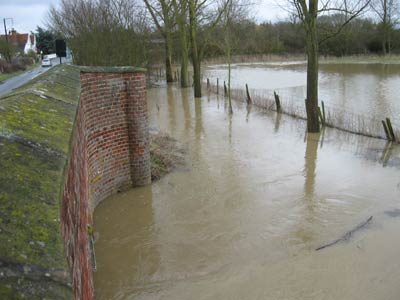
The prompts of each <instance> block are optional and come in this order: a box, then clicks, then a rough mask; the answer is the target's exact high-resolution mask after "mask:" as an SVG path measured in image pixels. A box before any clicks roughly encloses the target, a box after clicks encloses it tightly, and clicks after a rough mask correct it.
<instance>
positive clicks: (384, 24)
mask: <svg viewBox="0 0 400 300" xmlns="http://www.w3.org/2000/svg"><path fill="white" fill-rule="evenodd" d="M371 8H372V10H373V11H374V12H375V14H376V15H377V16H378V18H379V20H380V27H381V28H380V29H381V32H382V35H381V36H382V52H383V54H384V55H386V54H390V51H391V41H392V37H391V35H392V31H393V28H394V27H395V25H396V24H397V23H398V14H399V2H398V0H374V1H372V2H371Z"/></svg>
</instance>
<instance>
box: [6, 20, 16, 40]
mask: <svg viewBox="0 0 400 300" xmlns="http://www.w3.org/2000/svg"><path fill="white" fill-rule="evenodd" d="M7 20H12V24H13V25H14V19H13V18H3V23H4V33H5V34H6V42H7V43H8V33H7V25H6V21H7Z"/></svg>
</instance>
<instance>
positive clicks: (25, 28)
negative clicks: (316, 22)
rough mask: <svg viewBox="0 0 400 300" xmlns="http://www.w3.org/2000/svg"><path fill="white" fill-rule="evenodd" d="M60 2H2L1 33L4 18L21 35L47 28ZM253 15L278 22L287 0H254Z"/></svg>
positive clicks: (15, 0)
mask: <svg viewBox="0 0 400 300" xmlns="http://www.w3.org/2000/svg"><path fill="white" fill-rule="evenodd" d="M58 1H59V0H0V18H1V20H0V21H1V22H0V32H1V34H4V25H3V18H12V20H9V19H7V20H6V25H7V28H8V29H11V27H12V26H13V27H14V28H15V29H16V30H17V31H18V32H20V33H27V32H30V31H35V30H36V27H37V26H38V25H39V26H41V27H46V15H47V12H48V10H49V8H50V5H51V4H53V5H57V3H58ZM252 1H253V2H252V3H254V6H253V9H252V10H253V13H254V16H255V18H256V20H257V21H258V22H262V21H277V20H282V19H284V18H285V17H286V15H287V14H286V12H285V11H282V10H281V9H280V8H279V6H278V5H277V3H283V2H284V1H286V0H252Z"/></svg>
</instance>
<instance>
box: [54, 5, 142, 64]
mask: <svg viewBox="0 0 400 300" xmlns="http://www.w3.org/2000/svg"><path fill="white" fill-rule="evenodd" d="M48 25H49V27H50V28H51V29H52V30H53V31H54V32H56V33H58V34H60V35H62V36H64V37H65V38H66V39H67V42H68V45H69V47H70V48H71V50H72V53H73V58H74V61H75V63H77V64H83V65H138V66H141V65H146V63H147V56H146V53H147V52H146V51H147V46H148V44H147V41H146V32H148V26H147V22H146V18H145V14H144V12H143V10H142V9H141V6H140V5H138V4H137V3H136V2H134V1H132V0H61V1H60V4H59V6H58V7H57V8H56V7H51V8H50V10H49V14H48Z"/></svg>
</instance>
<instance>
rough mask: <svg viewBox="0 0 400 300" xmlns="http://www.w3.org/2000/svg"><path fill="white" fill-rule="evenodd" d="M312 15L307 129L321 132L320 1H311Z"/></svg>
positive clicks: (308, 34) (309, 22)
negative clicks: (319, 100)
mask: <svg viewBox="0 0 400 300" xmlns="http://www.w3.org/2000/svg"><path fill="white" fill-rule="evenodd" d="M310 3H311V4H310V11H309V13H310V16H309V18H308V20H307V28H306V46H307V99H306V111H307V131H308V132H319V130H320V126H319V119H318V38H317V9H318V1H310Z"/></svg>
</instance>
